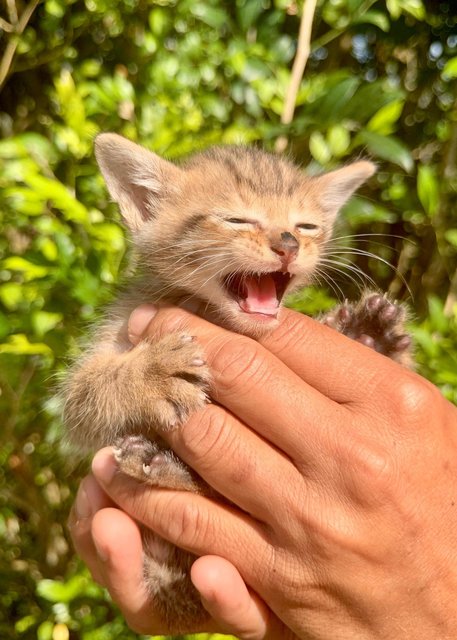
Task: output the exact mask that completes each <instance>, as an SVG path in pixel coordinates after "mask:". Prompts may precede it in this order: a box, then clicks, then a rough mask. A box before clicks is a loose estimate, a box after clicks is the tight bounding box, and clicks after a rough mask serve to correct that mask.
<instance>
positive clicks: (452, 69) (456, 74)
mask: <svg viewBox="0 0 457 640" xmlns="http://www.w3.org/2000/svg"><path fill="white" fill-rule="evenodd" d="M441 74H442V76H443V79H444V80H453V79H454V78H457V56H456V57H455V58H451V59H450V60H448V61H447V62H446V64H445V65H444V67H443V71H442V72H441Z"/></svg>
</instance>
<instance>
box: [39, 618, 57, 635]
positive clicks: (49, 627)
mask: <svg viewBox="0 0 457 640" xmlns="http://www.w3.org/2000/svg"><path fill="white" fill-rule="evenodd" d="M53 630H54V624H53V623H52V622H51V621H50V620H46V621H45V622H42V623H41V624H40V626H39V627H38V629H37V640H53V638H52V632H53Z"/></svg>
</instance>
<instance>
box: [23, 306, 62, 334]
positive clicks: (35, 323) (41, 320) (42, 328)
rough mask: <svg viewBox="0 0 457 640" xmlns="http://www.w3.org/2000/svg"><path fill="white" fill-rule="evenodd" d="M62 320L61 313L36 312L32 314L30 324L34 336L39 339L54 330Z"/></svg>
mask: <svg viewBox="0 0 457 640" xmlns="http://www.w3.org/2000/svg"><path fill="white" fill-rule="evenodd" d="M62 319H63V314H62V313H52V312H50V311H41V310H37V311H34V312H33V313H32V317H31V322H32V327H33V330H34V331H35V333H36V335H37V336H39V337H40V338H41V337H43V336H44V334H45V333H48V331H51V330H52V329H54V328H55V327H56V326H57V325H58V324H59V322H60V321H61V320H62Z"/></svg>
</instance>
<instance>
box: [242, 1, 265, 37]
mask: <svg viewBox="0 0 457 640" xmlns="http://www.w3.org/2000/svg"><path fill="white" fill-rule="evenodd" d="M262 4H263V3H262V2H261V1H260V0H243V1H242V3H241V6H238V8H237V9H238V10H237V16H238V22H239V23H240V26H241V28H242V29H243V30H244V31H247V30H248V29H249V27H252V25H253V24H255V23H256V21H257V19H258V18H259V16H260V15H261V14H262V12H263V11H264V8H263V6H262Z"/></svg>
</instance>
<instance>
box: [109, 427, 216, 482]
mask: <svg viewBox="0 0 457 640" xmlns="http://www.w3.org/2000/svg"><path fill="white" fill-rule="evenodd" d="M114 457H115V459H116V462H117V463H118V465H119V469H120V471H122V473H125V474H126V475H128V476H130V477H131V478H135V480H139V481H140V482H143V483H146V484H150V485H154V486H156V487H163V488H165V489H180V490H184V491H193V492H197V493H206V491H204V490H203V481H201V480H200V479H199V478H198V476H197V475H196V474H195V473H194V472H193V471H192V470H191V469H190V467H188V466H187V465H186V464H185V463H184V462H183V461H182V460H181V459H180V458H178V456H177V455H176V454H175V453H174V451H172V450H171V449H170V448H168V447H166V446H165V445H162V444H159V443H158V442H151V440H148V439H147V438H145V436H142V435H136V434H135V435H128V436H125V437H124V438H119V439H118V440H117V442H116V443H115V446H114Z"/></svg>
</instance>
